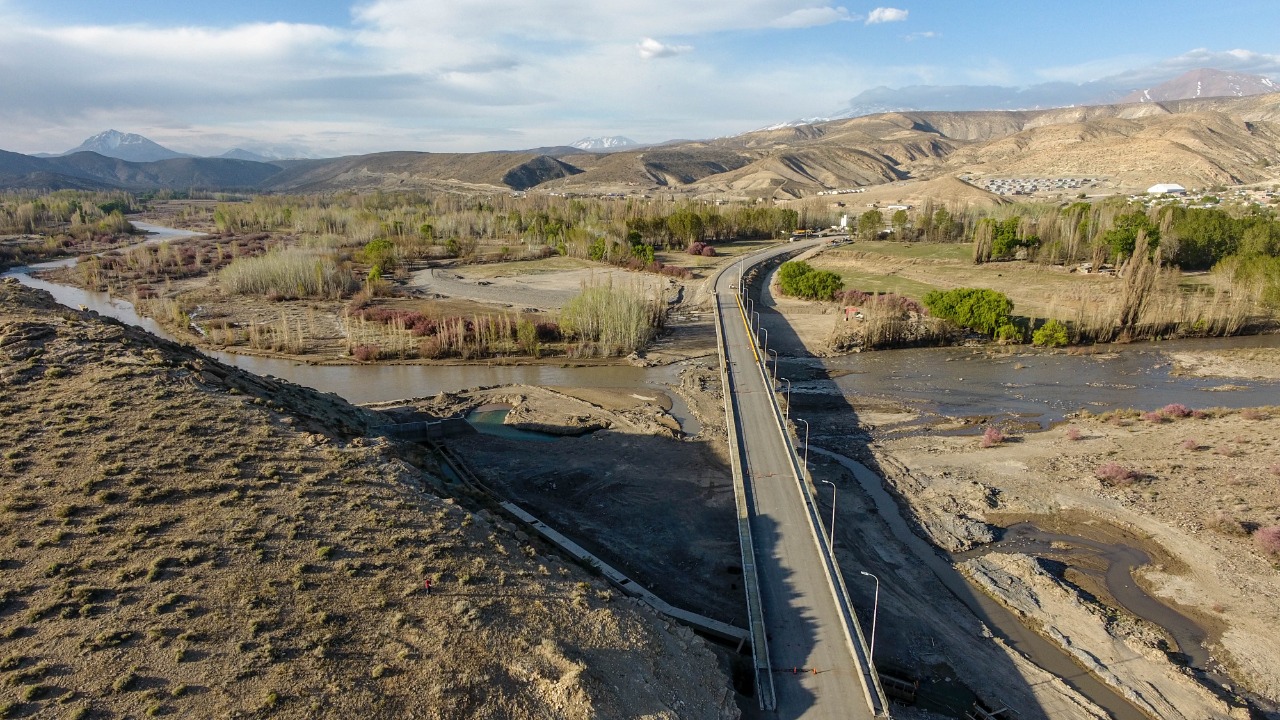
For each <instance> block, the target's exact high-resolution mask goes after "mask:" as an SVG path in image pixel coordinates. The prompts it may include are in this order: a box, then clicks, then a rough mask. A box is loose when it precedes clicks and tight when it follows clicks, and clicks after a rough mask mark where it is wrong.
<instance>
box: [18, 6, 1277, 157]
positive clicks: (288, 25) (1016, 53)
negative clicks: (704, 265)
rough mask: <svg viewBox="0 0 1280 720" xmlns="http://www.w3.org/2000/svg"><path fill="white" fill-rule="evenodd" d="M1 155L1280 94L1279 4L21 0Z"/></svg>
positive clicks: (575, 132) (736, 124)
mask: <svg viewBox="0 0 1280 720" xmlns="http://www.w3.org/2000/svg"><path fill="white" fill-rule="evenodd" d="M0 26H2V27H4V28H5V32H4V33H3V35H2V36H0V98H3V102H0V129H3V134H2V135H0V148H3V149H6V150H14V151H18V152H38V151H62V150H65V149H67V148H70V147H73V146H75V145H76V144H78V143H79V142H80V141H81V140H83V139H84V138H85V137H87V136H89V135H92V134H94V133H96V132H99V131H101V130H105V129H107V128H115V129H117V130H121V131H126V132H138V133H142V134H144V135H147V136H148V137H150V138H152V139H154V140H157V141H158V142H161V143H164V144H166V145H168V146H170V147H173V148H174V149H178V150H184V151H188V152H199V153H218V152H222V151H223V150H226V149H228V148H231V147H234V146H241V147H247V148H250V149H259V150H267V149H272V148H274V149H276V150H277V151H281V152H285V153H286V154H288V153H290V152H304V151H305V152H308V153H312V154H319V155H337V154H347V153H361V152H373V151H378V150H392V149H399V150H429V151H441V152H443V151H474V150H487V149H517V148H528V147H537V146H543V145H560V144H566V143H569V142H572V141H574V140H576V139H578V138H581V137H584V136H587V135H626V136H628V137H632V138H634V139H636V140H639V141H642V142H657V141H662V140H667V139H671V138H706V137H715V136H720V135H727V134H734V133H738V132H743V131H746V130H750V129H753V128H756V127H761V126H764V125H768V124H771V123H775V122H779V121H784V120H789V119H793V118H798V117H812V116H821V115H826V114H830V113H834V112H837V111H839V110H840V109H842V108H843V107H845V106H846V105H848V103H849V100H850V99H851V98H852V97H853V96H855V95H856V94H857V93H859V92H860V91H862V90H866V89H868V88H871V87H875V86H880V85H886V86H890V87H902V86H905V85H919V84H946V85H952V84H994V85H1015V86H1024V85H1029V84H1034V83H1039V82H1045V81H1050V80H1059V81H1068V82H1085V81H1089V80H1097V79H1100V78H1104V77H1111V76H1115V75H1120V74H1123V75H1125V77H1126V80H1128V79H1129V78H1132V82H1133V85H1134V87H1140V86H1143V85H1144V84H1146V85H1149V84H1154V83H1155V82H1158V81H1160V80H1163V79H1167V78H1168V77H1171V76H1173V75H1176V74H1178V72H1181V71H1184V70H1189V69H1193V68H1196V67H1217V68H1220V69H1235V70H1240V71H1244V72H1254V73H1260V74H1264V75H1268V76H1270V77H1273V78H1277V79H1280V33H1277V32H1276V28H1280V2H1276V0H1230V1H1229V2H1218V3H1207V2H1204V1H1203V0H1199V1H1198V2H1184V1H1183V0H1167V1H1165V2H1159V3H1157V2H1146V1H1143V2H1133V1H1126V0H1113V1H1112V2H1106V3H1103V2H1081V3H1051V2H1042V1H1032V0H967V1H962V0H919V1H914V2H912V1H908V0H903V2H900V3H895V4H893V5H879V6H877V5H875V4H868V5H856V4H852V3H848V2H845V3H840V2H825V1H823V0H646V2H643V3H641V2H635V1H634V0H361V1H360V2H339V1H337V0H309V1H303V0H285V1H278V2H264V1H263V0H257V1H250V0H218V1H217V2H206V3H188V2H175V0H164V1H162V0H129V2H111V1H108V0H0Z"/></svg>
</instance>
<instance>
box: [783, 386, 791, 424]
mask: <svg viewBox="0 0 1280 720" xmlns="http://www.w3.org/2000/svg"><path fill="white" fill-rule="evenodd" d="M782 381H783V382H785V383H786V384H787V412H786V414H785V415H783V424H786V423H788V422H790V421H791V378H782Z"/></svg>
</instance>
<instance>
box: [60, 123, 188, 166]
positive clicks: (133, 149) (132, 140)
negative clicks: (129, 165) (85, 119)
mask: <svg viewBox="0 0 1280 720" xmlns="http://www.w3.org/2000/svg"><path fill="white" fill-rule="evenodd" d="M78 152H95V153H98V154H99V155H105V156H107V157H113V158H119V159H121V160H129V161H131V162H152V161H154V160H169V159H170V158H183V157H191V156H190V155H186V154H183V153H180V152H174V151H173V150H170V149H169V148H167V147H165V146H163V145H161V144H159V143H156V142H153V141H151V140H148V139H147V138H144V137H142V136H141V135H136V134H134V133H122V132H120V131H119V130H108V131H106V132H102V133H98V134H97V135H94V136H93V137H91V138H89V139H88V140H85V141H84V142H82V143H80V146H79V147H76V148H72V149H71V150H68V151H66V152H65V153H63V155H70V154H72V153H78Z"/></svg>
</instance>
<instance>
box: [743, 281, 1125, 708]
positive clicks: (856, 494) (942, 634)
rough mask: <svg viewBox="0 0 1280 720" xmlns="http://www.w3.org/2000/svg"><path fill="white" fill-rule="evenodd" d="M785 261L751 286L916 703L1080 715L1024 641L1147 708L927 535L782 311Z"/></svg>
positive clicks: (794, 414)
mask: <svg viewBox="0 0 1280 720" xmlns="http://www.w3.org/2000/svg"><path fill="white" fill-rule="evenodd" d="M780 262H781V260H779V261H777V262H776V263H772V264H770V265H767V266H762V267H761V269H760V270H759V271H757V274H756V276H755V278H753V281H751V282H749V284H748V293H749V297H750V298H751V299H752V301H753V302H752V307H753V309H754V310H755V311H756V312H758V313H759V314H760V323H761V327H763V328H764V329H765V330H766V331H767V332H768V345H769V348H771V349H773V350H775V351H777V352H778V361H777V376H778V377H779V378H780V380H779V390H780V391H781V390H783V389H784V388H785V387H786V384H785V383H784V382H783V381H782V380H781V378H787V379H788V380H789V381H790V383H791V386H790V387H791V393H790V398H789V401H790V407H789V408H786V403H785V402H783V407H784V408H786V409H787V411H788V413H789V416H790V418H791V423H792V427H793V432H794V433H795V435H794V436H795V437H797V438H798V440H797V447H798V448H799V449H800V450H801V452H802V453H803V452H804V441H805V436H806V432H807V433H808V436H809V437H808V439H809V443H810V448H811V451H810V454H809V457H808V460H809V467H810V471H811V475H812V478H813V481H814V485H813V486H811V490H812V492H813V493H814V495H815V498H817V499H818V501H819V505H820V506H821V512H822V516H823V518H824V522H825V523H826V524H827V529H828V531H830V523H831V522H832V490H833V488H832V487H831V485H829V484H827V483H833V484H834V485H835V488H834V490H835V495H836V496H837V497H836V499H837V502H836V506H837V507H836V514H835V518H834V521H835V526H836V533H835V536H834V537H835V545H836V555H837V559H838V561H839V564H840V567H841V571H842V572H843V574H844V577H845V580H846V583H847V585H848V588H849V593H850V597H851V600H852V602H853V603H854V605H855V608H856V611H857V614H858V618H859V620H860V621H861V622H862V627H863V630H864V632H865V633H866V634H867V635H868V637H869V638H870V636H871V631H872V617H873V612H875V611H876V610H877V609H878V618H877V623H876V625H877V627H876V628H875V635H876V637H875V640H874V660H875V665H876V667H877V669H878V670H879V671H880V672H881V674H882V675H883V674H885V673H891V674H893V675H895V676H902V677H905V678H906V679H910V680H913V681H919V683H920V684H919V687H918V691H917V699H916V703H917V704H918V705H919V706H921V707H922V708H923V707H928V708H930V709H934V710H935V711H938V712H941V713H943V714H946V715H950V716H952V717H963V713H964V711H966V710H968V709H969V708H970V707H972V704H973V701H974V699H980V700H981V701H982V702H983V703H984V704H985V705H986V706H987V707H989V708H998V707H1001V706H1008V707H1009V708H1011V709H1012V710H1014V711H1015V712H1017V713H1018V716H1019V717H1020V718H1050V717H1063V716H1065V715H1064V713H1066V714H1070V712H1071V711H1070V710H1069V709H1068V708H1067V707H1066V705H1065V704H1063V705H1061V706H1058V705H1057V704H1055V703H1054V694H1055V693H1053V692H1044V688H1042V687H1039V686H1041V685H1044V684H1045V680H1046V679H1045V678H1044V677H1043V676H1040V677H1037V675H1036V674H1035V673H1034V672H1028V671H1027V669H1026V668H1023V667H1019V663H1018V662H1016V661H1015V659H1014V658H1013V656H1012V653H1013V652H1016V653H1019V654H1021V655H1023V656H1024V657H1026V658H1029V659H1031V660H1032V661H1033V662H1034V663H1035V664H1037V665H1039V666H1040V667H1041V668H1043V669H1045V670H1048V671H1049V672H1052V673H1053V674H1055V675H1057V676H1058V677H1060V678H1062V680H1063V681H1064V682H1065V683H1066V684H1067V685H1069V686H1071V687H1072V688H1074V689H1076V690H1078V691H1079V692H1081V693H1082V694H1084V695H1085V696H1087V697H1088V698H1089V699H1090V700H1092V701H1093V702H1095V703H1097V704H1098V705H1100V706H1101V707H1103V708H1104V709H1106V710H1107V711H1108V712H1109V713H1110V714H1111V715H1112V716H1113V717H1116V718H1119V719H1120V720H1143V719H1144V718H1146V717H1147V716H1146V715H1145V714H1144V713H1142V712H1141V711H1139V710H1138V709H1137V708H1136V707H1134V706H1133V705H1132V704H1130V703H1129V702H1128V701H1126V700H1125V699H1123V698H1122V697H1121V696H1120V695H1118V694H1117V693H1115V692H1114V691H1112V690H1111V689H1110V688H1109V687H1108V686H1106V685H1104V684H1103V683H1102V682H1101V681H1099V680H1098V679H1097V678H1095V677H1094V676H1093V675H1091V674H1089V673H1088V672H1087V671H1085V670H1084V669H1083V668H1082V667H1081V666H1079V665H1077V664H1076V663H1075V662H1074V661H1072V660H1071V659H1070V658H1069V657H1068V656H1067V655H1066V654H1065V653H1064V652H1063V651H1061V650H1060V649H1059V648H1058V647H1057V646H1056V645H1054V644H1052V643H1050V642H1049V641H1048V640H1046V639H1044V638H1043V637H1041V636H1040V635H1038V634H1036V633H1035V632H1033V631H1031V630H1030V629H1028V628H1027V627H1026V626H1024V625H1023V624H1022V623H1021V622H1020V621H1019V620H1018V619H1017V618H1016V617H1015V616H1014V615H1013V614H1012V613H1011V612H1009V611H1008V610H1006V609H1005V608H1004V607H1003V606H1001V605H999V604H998V603H996V602H995V601H994V600H992V599H991V598H990V597H989V596H987V595H986V594H985V593H983V592H981V591H979V590H978V589H976V588H975V587H974V586H973V585H971V584H970V583H969V581H968V580H966V579H965V578H964V576H963V575H961V574H960V572H959V571H958V570H957V569H956V567H955V566H954V565H953V564H952V562H951V560H950V558H949V557H947V556H946V555H945V554H944V552H943V551H942V550H940V549H938V548H937V547H935V546H933V545H932V544H931V543H929V542H928V541H927V540H926V539H925V537H924V535H923V533H922V532H921V531H920V530H919V528H918V526H917V524H916V523H915V522H914V520H912V519H910V518H911V517H912V514H911V512H910V510H909V507H908V506H907V504H906V502H905V501H904V500H903V499H902V498H901V497H899V496H898V495H897V494H896V493H895V492H893V491H892V490H891V489H889V487H888V486H887V484H886V483H885V481H884V479H883V478H884V472H883V470H882V468H881V467H879V465H878V464H877V461H876V460H875V456H874V454H873V453H872V452H871V449H870V443H871V438H870V435H869V434H868V430H867V428H865V427H864V426H863V424H862V422H861V421H860V419H859V416H858V412H857V409H856V407H855V405H854V404H853V402H852V401H851V399H850V398H849V397H848V396H846V395H845V394H844V391H843V389H842V388H841V387H840V386H839V385H838V384H837V383H836V380H835V377H833V375H832V374H831V373H830V372H829V369H828V366H827V365H825V364H824V363H823V362H822V361H821V360H820V359H818V358H816V357H814V356H813V355H811V354H810V353H809V352H808V351H807V350H806V349H805V346H804V344H803V343H802V342H801V340H800V338H799V337H798V336H797V335H796V333H795V332H794V330H793V329H792V327H791V325H790V324H789V323H788V322H787V320H786V319H785V318H784V317H782V316H781V315H780V314H779V313H777V312H776V311H775V310H774V307H773V302H772V297H771V295H770V293H769V289H768V287H767V280H768V278H769V276H770V275H771V274H772V271H773V269H775V268H776V266H777V264H779V263H780ZM833 322H834V320H833ZM886 352H892V351H886ZM805 421H807V422H808V425H807V426H806V424H805ZM863 573H870V575H869V576H868V575H864V574H863ZM874 578H879V581H878V582H877V581H876V580H875V579H874ZM877 587H878V592H879V598H878V608H877ZM1001 645H1004V646H1006V647H1007V648H1009V649H1010V650H1006V649H1004V648H1002V647H1001ZM956 681H959V682H958V683H957V682H956ZM958 686H959V687H960V689H959V690H957V687H958ZM932 688H937V691H936V692H934V691H933V690H932ZM931 693H933V694H932V695H931ZM1077 712H1078V710H1077Z"/></svg>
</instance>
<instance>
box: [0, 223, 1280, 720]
mask: <svg viewBox="0 0 1280 720" xmlns="http://www.w3.org/2000/svg"><path fill="white" fill-rule="evenodd" d="M134 224H135V225H136V226H138V227H139V228H140V229H142V230H145V231H147V232H149V233H152V234H151V235H150V237H149V238H148V240H147V241H146V242H149V243H150V242H164V241H170V240H177V239H180V238H182V237H186V236H190V235H192V234H194V233H190V232H188V231H184V230H175V229H172V228H164V227H159V226H154V225H148V224H145V223H136V222H135V223H134ZM74 263H75V260H74V259H69V260H62V261H57V262H53V263H45V264H43V265H37V266H34V267H31V268H18V269H15V270H11V271H9V272H7V273H5V275H6V276H11V277H15V278H16V279H18V280H19V281H20V282H22V283H23V284H25V285H29V286H32V287H36V288H39V289H43V290H47V291H49V292H50V293H52V294H53V296H54V298H55V299H56V300H57V301H58V302H60V303H62V304H64V305H67V306H70V307H76V306H84V307H86V308H88V309H91V310H94V311H97V312H98V313H100V314H102V315H106V316H110V317H113V318H116V319H118V320H120V321H122V322H126V323H129V324H133V325H137V326H140V327H142V328H144V329H146V330H148V331H150V332H152V333H155V334H157V335H161V336H164V337H170V338H171V339H172V337H171V336H170V335H169V334H168V333H167V332H166V331H165V330H164V329H163V328H161V327H160V326H159V325H158V324H157V323H156V322H154V321H153V320H151V319H149V318H146V317H142V316H140V315H139V314H138V313H137V312H136V311H135V309H134V307H133V306H132V304H130V303H129V302H127V301H125V300H123V299H120V298H116V297H112V296H110V295H109V294H108V293H101V292H90V291H85V290H81V289H78V288H74V287H70V286H65V285H58V284H54V283H50V282H47V281H45V280H41V279H39V278H37V277H33V273H35V272H37V271H39V270H41V269H45V268H52V267H58V266H70V265H73V264H74ZM1241 347H1280V337H1277V336H1261V337H1246V338H1230V339H1222V340H1201V341H1195V342H1194V343H1189V342H1167V343H1147V344H1135V345H1130V346H1120V347H1117V348H1116V349H1115V351H1114V352H1107V353H1105V354H1097V355H1068V354H1020V353H1019V354H1012V353H1011V354H1007V355H1001V354H996V355H992V354H991V353H989V352H988V351H986V350H979V349H971V348H936V349H917V350H899V351H892V352H879V353H865V354H861V355H855V356H849V357H844V358H835V359H830V360H824V361H810V362H811V363H812V365H813V367H814V369H815V370H816V369H818V368H822V369H825V371H826V372H825V373H824V374H826V375H827V376H828V377H829V378H831V379H829V380H823V381H801V382H796V383H795V385H794V388H793V391H794V392H796V393H805V392H815V393H816V392H825V393H830V392H833V387H832V385H833V384H834V387H835V388H838V391H839V392H840V393H842V394H846V395H862V396H872V397H879V398H883V399H886V400H892V401H894V402H899V403H904V404H907V405H910V406H912V408H913V409H915V410H918V411H920V412H922V413H924V414H926V415H927V416H939V417H941V416H984V417H994V418H999V417H1008V418H1019V419H1021V420H1024V421H1028V422H1033V423H1038V424H1040V425H1041V426H1048V425H1049V424H1051V423H1053V422H1056V421H1058V420H1061V419H1062V418H1063V417H1065V416H1066V415H1067V414H1069V413H1071V412H1075V411H1078V410H1080V409H1086V408H1087V409H1090V410H1093V411H1095V412H1101V411H1104V410H1107V409H1113V408H1126V407H1137V408H1154V407H1159V406H1162V405H1165V404H1168V403H1175V402H1177V403H1183V404H1185V405H1188V406H1191V407H1204V406H1209V405H1217V406H1227V407H1245V406H1254V405H1266V404H1271V405H1280V382H1275V381H1265V380H1231V381H1229V382H1228V381H1224V380H1221V379H1201V378H1189V377H1180V376H1176V375H1172V374H1171V373H1170V370H1171V364H1170V363H1169V361H1168V360H1167V359H1166V357H1165V355H1164V353H1163V351H1165V350H1174V349H1179V348H1185V349H1191V348H1194V349H1197V350H1209V349H1215V348H1241ZM208 354H209V355H210V356H212V357H214V358H217V359H218V360H220V361H222V362H225V363H227V364H229V365H234V366H237V367H240V368H243V369H245V370H248V371H250V372H253V373H255V374H259V375H271V376H275V377H278V378H282V379H285V380H289V381H291V382H294V383H297V384H299V385H305V386H308V387H311V388H314V389H316V390H320V391H322V392H332V393H336V394H337V395H340V396H342V397H343V398H345V399H347V400H349V401H351V402H355V403H365V402H376V401H386V400H396V399H402V398H413V397H424V396H430V395H435V394H437V393H439V392H442V391H458V390H463V389H467V388H474V387H480V386H496V385H507V384H528V385H542V386H567V387H611V388H652V389H658V390H667V391H668V392H667V395H669V396H670V397H671V398H672V400H673V403H674V407H673V414H674V415H675V416H676V417H677V419H678V420H680V422H681V424H682V427H683V428H684V430H685V432H686V433H688V434H693V433H696V432H697V430H696V420H695V419H694V418H693V417H692V415H691V414H690V413H689V411H688V408H687V407H686V406H685V405H684V403H683V402H682V401H681V400H680V398H679V396H678V394H676V393H674V392H669V390H670V389H671V387H672V386H674V385H677V384H678V383H679V379H678V372H679V368H678V367H663V368H637V367H626V366H598V367H556V366H548V365H533V366H506V365H453V366H436V365H339V366H332V365H328V366H320V365H307V364H303V363H298V362H294V361H290V360H284V359H279V358H262V357H252V356H244V355H235V354H231V353H222V352H209V353H208ZM864 470H865V469H864ZM864 480H865V482H864V485H865V486H866V489H867V490H868V491H869V492H871V491H873V489H874V488H876V487H878V485H879V483H878V482H874V483H873V482H871V481H870V479H869V478H864ZM873 486H874V487H873ZM880 493H883V491H882V490H881V491H880ZM872 494H873V496H874V495H876V493H875V492H872ZM875 499H876V504H877V505H878V506H880V508H879V509H880V511H881V514H882V516H884V517H886V518H888V517H890V516H898V511H897V508H896V506H895V505H894V503H893V502H892V501H891V500H890V499H889V498H888V497H887V496H885V497H876V498H875ZM898 517H899V518H900V516H898ZM898 532H901V533H902V536H901V537H900V539H901V540H903V541H908V542H916V543H922V542H923V541H921V540H919V538H918V537H916V536H914V534H913V533H910V532H909V530H907V528H906V526H905V522H904V523H903V527H901V528H897V529H896V530H895V534H897V533H898ZM909 537H910V538H914V540H908V538H909ZM1090 542H1091V541H1089V540H1086V539H1084V538H1075V537H1070V536H1060V535H1054V536H1050V535H1049V534H1047V533H1043V532H1041V531H1039V530H1038V529H1036V528H1034V527H1031V526H1026V527H1015V528H1014V529H1012V531H1011V532H1010V533H1009V536H1008V539H1007V540H1006V541H1005V543H1008V544H1010V546H1008V547H1004V548H1003V549H1005V550H1015V549H1018V551H1022V552H1030V553H1032V554H1045V553H1047V552H1048V549H1047V548H1048V547H1049V546H1051V545H1053V544H1055V543H1057V544H1058V545H1059V546H1062V545H1064V544H1065V545H1066V546H1071V547H1077V548H1082V549H1083V550H1082V551H1090V552H1095V553H1102V554H1104V555H1107V557H1108V560H1109V564H1108V566H1107V567H1108V568H1109V569H1108V571H1107V573H1106V575H1107V577H1106V581H1107V585H1108V588H1109V590H1110V592H1112V594H1113V596H1114V597H1115V598H1116V599H1117V601H1118V602H1120V603H1121V604H1123V605H1124V606H1125V607H1126V608H1128V609H1129V610H1130V611H1131V612H1133V613H1134V614H1136V615H1139V616H1141V617H1146V618H1147V619H1149V620H1152V621H1153V622H1156V623H1157V624H1159V625H1161V626H1163V627H1165V628H1166V629H1167V630H1169V631H1170V634H1171V635H1172V636H1173V637H1174V639H1175V640H1176V642H1177V644H1178V649H1179V650H1180V651H1181V652H1182V653H1184V654H1185V656H1186V657H1187V659H1188V661H1189V664H1191V665H1192V666H1193V667H1197V668H1201V669H1205V663H1206V662H1207V656H1206V654H1205V653H1204V650H1203V647H1202V645H1201V643H1202V642H1203V640H1204V637H1205V634H1204V631H1203V630H1202V629H1200V628H1199V627H1197V626H1196V625H1195V623H1194V622H1192V621H1191V620H1189V619H1188V618H1185V617H1184V616H1182V615H1180V614H1178V613H1176V611H1173V610H1172V609H1170V608H1168V607H1166V606H1164V605H1162V604H1161V603H1159V602H1158V601H1156V600H1154V599H1153V598H1151V597H1150V596H1148V595H1146V593H1144V592H1142V590H1141V588H1138V587H1137V584H1136V583H1134V582H1133V580H1132V571H1133V569H1134V568H1135V567H1137V566H1138V565H1141V564H1143V563H1145V562H1147V561H1148V558H1146V557H1145V555H1143V554H1142V553H1141V551H1138V550H1135V549H1133V548H1128V549H1125V548H1123V547H1105V548H1100V547H1094V546H1090ZM1019 544H1020V545H1019ZM1023 546H1025V547H1023ZM994 549H996V550H999V549H1001V546H1000V545H997V546H995V547H994ZM919 551H920V552H921V553H922V554H925V555H928V556H931V557H933V558H936V560H935V561H941V560H942V559H941V558H940V557H938V556H937V555H936V554H935V553H934V552H933V551H932V549H931V548H927V547H926V548H919ZM1134 553H1137V554H1136V555H1135V554H1134ZM1066 559H1067V560H1068V561H1069V557H1068V558H1066ZM947 564H948V565H949V563H947ZM937 570H938V572H939V573H942V574H945V575H947V577H948V580H949V581H951V582H957V581H958V576H955V575H953V573H954V571H953V570H952V571H950V573H948V571H947V569H945V568H942V567H939V568H937ZM1113 575H1114V577H1113ZM1113 582H1114V584H1113ZM957 590H958V588H957ZM984 604H985V603H984ZM975 609H978V608H975ZM1001 610H1002V608H999V607H998V606H986V607H984V608H981V609H980V610H979V611H980V614H982V615H984V616H985V619H986V620H987V621H988V622H990V623H992V624H993V625H997V626H999V629H1000V630H1001V631H1003V632H1005V633H1006V634H1007V635H1010V636H1013V637H1016V638H1018V640H1016V641H1015V643H1014V644H1015V646H1019V649H1021V650H1023V651H1024V652H1027V653H1028V654H1029V655H1031V656H1033V658H1034V659H1035V660H1036V661H1037V662H1038V663H1039V664H1041V665H1042V666H1045V667H1047V668H1049V669H1051V670H1056V671H1058V672H1061V671H1062V670H1063V669H1065V668H1057V667H1055V666H1056V665H1059V664H1061V661H1062V660H1063V658H1062V657H1061V653H1056V652H1055V651H1054V649H1053V648H1052V647H1046V646H1042V645H1039V644H1038V643H1037V642H1036V639H1035V638H1032V637H1030V636H1029V635H1028V633H1027V631H1026V629H1025V628H1022V627H1021V625H1020V623H1018V622H1017V621H1016V620H1015V619H1013V618H1012V616H1008V617H1007V618H1006V617H1005V614H1002V613H1001ZM1046 645H1047V644H1046ZM1053 655H1057V656H1058V657H1057V658H1056V659H1053V658H1051V657H1050V656H1053ZM1068 663H1069V661H1068ZM1094 682H1096V681H1094ZM1080 684H1086V685H1088V687H1082V688H1081V689H1082V690H1085V692H1086V694H1087V695H1089V696H1090V697H1091V698H1092V699H1094V700H1095V701H1099V700H1100V697H1099V696H1100V695H1105V694H1109V693H1108V691H1107V690H1106V689H1105V688H1102V687H1097V686H1094V685H1089V684H1088V683H1077V686H1079V685H1080ZM1099 704H1102V705H1103V706H1106V707H1108V709H1109V710H1111V712H1112V713H1113V714H1115V715H1117V716H1119V717H1133V715H1131V714H1130V713H1129V712H1125V709H1124V708H1123V707H1122V706H1121V707H1118V706H1117V705H1116V703H1115V702H1100V703H1099ZM1123 705H1127V703H1123Z"/></svg>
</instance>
